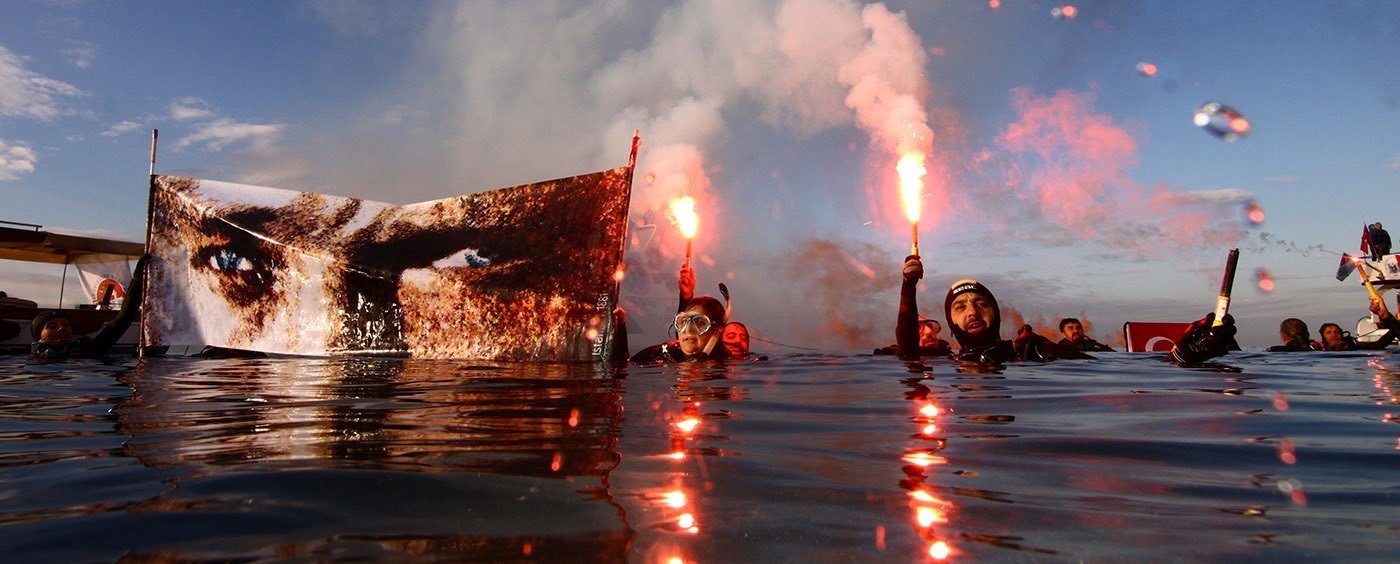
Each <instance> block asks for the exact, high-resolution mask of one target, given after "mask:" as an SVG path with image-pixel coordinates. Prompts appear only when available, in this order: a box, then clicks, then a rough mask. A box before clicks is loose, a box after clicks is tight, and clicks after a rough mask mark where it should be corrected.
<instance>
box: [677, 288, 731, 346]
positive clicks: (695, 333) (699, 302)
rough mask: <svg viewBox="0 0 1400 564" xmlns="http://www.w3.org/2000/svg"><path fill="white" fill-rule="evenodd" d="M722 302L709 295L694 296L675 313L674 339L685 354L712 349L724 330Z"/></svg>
mask: <svg viewBox="0 0 1400 564" xmlns="http://www.w3.org/2000/svg"><path fill="white" fill-rule="evenodd" d="M724 322H725V316H724V304H722V303H720V301H719V300H717V299H715V298H713V297H710V296H696V297H694V298H692V299H691V300H690V301H688V302H686V305H685V309H682V310H681V312H680V313H678V314H676V321H675V328H676V340H677V341H679V343H680V347H681V352H683V353H685V354H687V355H694V354H698V353H702V352H703V353H709V352H710V351H712V350H714V348H715V345H716V344H717V343H718V342H719V340H720V335H721V334H723V332H724Z"/></svg>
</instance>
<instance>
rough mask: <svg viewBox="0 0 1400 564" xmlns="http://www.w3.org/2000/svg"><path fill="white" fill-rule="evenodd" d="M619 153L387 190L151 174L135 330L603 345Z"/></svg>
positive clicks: (408, 345)
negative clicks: (437, 191) (614, 157)
mask: <svg viewBox="0 0 1400 564" xmlns="http://www.w3.org/2000/svg"><path fill="white" fill-rule="evenodd" d="M630 178H631V174H630V169H628V168H626V167H623V168H616V169H612V170H608V171H603V172H598V173H594V174H587V175H582V176H576V177H572V178H564V179H559V180H553V181H548V182H539V183H535V184H528V185H524V186H516V187H513V188H504V189H500V190H493V191H489V192H481V193H476V194H469V195H465V196H458V197H453V198H445V199H441V200H434V201H430V202H421V203H417V204H410V205H404V206H396V205H392V204H386V203H381V202H373V201H368V200H361V199H355V198H344V197H339V196H328V195H323V194H315V193H310V192H296V191H290V190H280V189H276V188H265V187H259V186H248V185H242V184H232V183H227V182H218V181H212V180H201V179H195V178H182V177H176V176H161V175H156V176H153V177H152V179H151V190H152V194H151V217H150V230H151V232H150V252H151V254H152V255H153V257H152V261H151V270H150V273H149V276H148V279H149V280H148V294H147V307H146V310H145V315H146V318H145V323H144V332H143V338H144V340H145V343H146V344H147V345H201V344H203V345H212V346H218V347H226V348H234V349H246V350H256V351H263V352H268V353H283V354H297V355H315V356H330V355H391V356H411V357H415V358H463V359H497V360H595V359H606V358H608V356H609V355H610V354H611V351H612V317H611V311H612V309H613V307H614V305H615V304H616V303H617V292H618V290H617V289H618V281H617V279H616V278H615V276H614V274H615V272H616V271H617V269H618V267H619V265H620V263H621V261H622V249H623V242H624V239H625V230H626V222H627V211H628V209H627V205H628V198H629V196H630V192H631V184H630Z"/></svg>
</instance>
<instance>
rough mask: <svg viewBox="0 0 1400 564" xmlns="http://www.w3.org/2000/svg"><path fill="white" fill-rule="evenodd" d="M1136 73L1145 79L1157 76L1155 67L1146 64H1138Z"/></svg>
mask: <svg viewBox="0 0 1400 564" xmlns="http://www.w3.org/2000/svg"><path fill="white" fill-rule="evenodd" d="M1137 71H1138V74H1141V75H1142V76H1146V77H1153V76H1157V65H1154V64H1152V63H1148V62H1142V63H1138V64H1137Z"/></svg>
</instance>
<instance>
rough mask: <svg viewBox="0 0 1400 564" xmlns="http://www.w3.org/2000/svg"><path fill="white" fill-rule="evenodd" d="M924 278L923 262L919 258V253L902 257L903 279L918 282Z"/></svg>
mask: <svg viewBox="0 0 1400 564" xmlns="http://www.w3.org/2000/svg"><path fill="white" fill-rule="evenodd" d="M923 278H924V263H923V262H922V261H920V260H919V255H909V256H907V257H904V281H905V282H906V283H908V282H918V281H919V280H922V279H923Z"/></svg>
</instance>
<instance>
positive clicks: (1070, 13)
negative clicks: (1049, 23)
mask: <svg viewBox="0 0 1400 564" xmlns="http://www.w3.org/2000/svg"><path fill="white" fill-rule="evenodd" d="M1078 14H1079V9H1078V8H1075V7H1074V6H1071V5H1069V4H1065V5H1063V6H1055V7H1054V8H1051V9H1050V17H1052V18H1055V19H1057V20H1063V21H1069V20H1072V19H1074V16H1076V15H1078Z"/></svg>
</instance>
